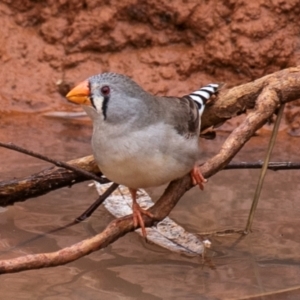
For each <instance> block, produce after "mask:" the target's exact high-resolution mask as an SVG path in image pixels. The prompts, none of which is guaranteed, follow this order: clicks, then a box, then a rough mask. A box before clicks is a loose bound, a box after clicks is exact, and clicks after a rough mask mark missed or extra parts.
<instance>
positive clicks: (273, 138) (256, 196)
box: [244, 104, 284, 234]
mask: <svg viewBox="0 0 300 300" xmlns="http://www.w3.org/2000/svg"><path fill="white" fill-rule="evenodd" d="M283 110H284V104H283V105H281V107H280V110H279V112H278V116H277V118H276V122H275V125H274V129H273V131H272V135H271V139H270V143H269V146H268V150H267V153H266V157H265V160H264V165H263V167H262V169H261V173H260V176H259V180H258V183H257V187H256V190H255V194H254V198H253V202H252V206H251V210H250V213H249V217H248V221H247V225H246V228H245V230H244V234H248V233H249V231H250V230H251V226H252V223H253V218H254V214H255V211H256V208H257V204H258V200H259V196H260V193H261V190H262V186H263V183H264V179H265V176H266V172H267V168H268V163H269V161H270V157H271V154H272V151H273V148H274V144H275V141H276V137H277V133H278V128H279V124H280V121H281V117H282V115H283Z"/></svg>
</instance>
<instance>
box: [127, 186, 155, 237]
mask: <svg viewBox="0 0 300 300" xmlns="http://www.w3.org/2000/svg"><path fill="white" fill-rule="evenodd" d="M129 191H130V193H131V197H132V212H133V226H134V227H137V226H138V225H139V226H140V227H141V229H142V234H143V237H144V238H146V237H147V233H146V229H145V223H144V220H143V218H142V214H143V215H146V216H148V217H149V218H153V217H154V216H153V214H151V213H150V212H148V211H147V210H144V209H142V208H141V207H140V206H139V204H138V203H137V201H136V190H135V189H129Z"/></svg>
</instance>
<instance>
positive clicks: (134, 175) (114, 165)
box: [66, 72, 220, 237]
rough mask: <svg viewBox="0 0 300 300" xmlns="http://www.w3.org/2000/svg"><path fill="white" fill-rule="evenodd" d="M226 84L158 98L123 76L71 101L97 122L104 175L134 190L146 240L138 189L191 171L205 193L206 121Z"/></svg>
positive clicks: (101, 77) (96, 144)
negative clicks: (203, 142) (202, 168)
mask: <svg viewBox="0 0 300 300" xmlns="http://www.w3.org/2000/svg"><path fill="white" fill-rule="evenodd" d="M219 87H220V85H219V84H217V83H211V84H208V85H206V86H204V87H202V88H200V89H198V90H196V91H194V92H192V93H190V94H188V95H185V96H183V97H170V96H163V97H161V96H156V95H152V94H150V93H148V92H147V91H145V90H144V89H143V88H142V87H141V86H139V85H138V84H137V83H136V82H135V81H133V80H132V79H131V78H130V77H128V76H126V75H122V74H118V73H110V72H107V73H101V74H97V75H93V76H91V77H89V78H88V79H86V80H84V81H83V82H81V83H79V84H78V85H77V86H75V87H74V88H73V89H72V90H71V91H70V92H69V93H68V94H67V95H66V98H67V100H68V101H70V102H73V103H76V104H81V105H82V107H83V109H84V110H85V112H86V113H87V115H88V116H89V117H90V118H91V119H92V122H93V135H92V141H91V145H92V150H93V154H94V158H95V161H96V163H97V164H98V166H99V168H100V170H101V172H102V173H103V174H104V175H105V176H106V177H107V178H108V179H109V180H111V181H113V182H115V183H118V184H122V185H124V186H127V187H128V188H129V191H130V193H131V197H132V211H133V225H134V228H137V227H138V226H140V228H141V230H142V235H143V236H144V237H146V229H145V224H144V220H143V218H142V215H146V216H148V217H150V218H153V217H154V216H153V214H152V213H150V212H149V211H147V210H144V209H142V208H141V207H140V206H139V204H138V203H137V190H138V189H141V188H148V187H156V186H160V185H163V184H165V183H168V182H170V181H172V180H175V179H178V178H180V177H182V176H184V175H186V174H188V173H189V172H190V174H191V177H192V181H193V184H194V185H196V184H198V186H199V187H200V189H202V190H203V183H204V182H206V179H204V177H203V176H202V174H201V172H200V170H199V167H198V164H197V162H198V161H199V158H200V157H199V156H200V155H199V154H200V151H199V150H200V149H199V142H198V138H199V134H200V126H201V116H202V113H203V111H204V108H205V104H206V102H207V100H208V99H209V98H210V97H211V96H212V95H213V94H216V93H217V92H218V90H219Z"/></svg>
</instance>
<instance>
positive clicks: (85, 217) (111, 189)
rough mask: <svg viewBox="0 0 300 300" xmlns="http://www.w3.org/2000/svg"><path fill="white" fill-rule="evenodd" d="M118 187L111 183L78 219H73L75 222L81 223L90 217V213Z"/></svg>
mask: <svg viewBox="0 0 300 300" xmlns="http://www.w3.org/2000/svg"><path fill="white" fill-rule="evenodd" d="M118 186H119V185H118V184H117V183H113V184H111V185H110V187H109V188H108V189H107V190H106V191H105V192H104V193H103V194H102V195H100V196H99V197H98V199H97V200H96V201H95V202H94V203H93V204H92V205H91V206H90V207H89V208H88V209H87V210H86V211H85V212H84V213H82V214H81V215H80V216H79V217H77V218H76V219H75V221H76V222H82V221H84V220H85V219H87V218H88V217H90V216H91V215H92V213H93V212H94V211H95V210H96V209H97V208H98V207H99V206H100V205H101V204H102V203H103V202H104V201H105V199H106V198H107V197H108V196H109V195H110V194H111V193H112V192H113V191H114V190H115V189H117V187H118Z"/></svg>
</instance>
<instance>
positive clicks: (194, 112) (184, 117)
mask: <svg viewBox="0 0 300 300" xmlns="http://www.w3.org/2000/svg"><path fill="white" fill-rule="evenodd" d="M160 101H164V102H165V104H167V107H165V111H164V114H165V122H166V123H168V124H170V125H172V126H173V127H174V128H175V130H176V131H177V132H178V134H180V135H182V136H184V137H186V138H192V137H194V136H199V131H200V119H199V111H198V106H197V104H196V103H195V102H194V101H193V100H192V99H191V98H190V97H189V96H184V97H181V98H176V97H164V98H163V99H161V100H160Z"/></svg>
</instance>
